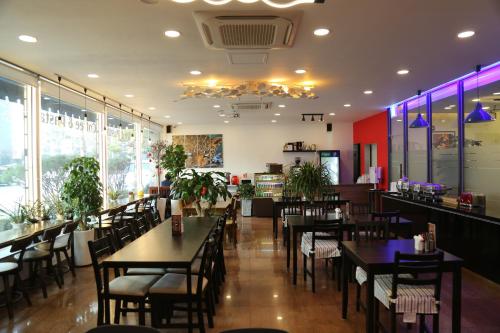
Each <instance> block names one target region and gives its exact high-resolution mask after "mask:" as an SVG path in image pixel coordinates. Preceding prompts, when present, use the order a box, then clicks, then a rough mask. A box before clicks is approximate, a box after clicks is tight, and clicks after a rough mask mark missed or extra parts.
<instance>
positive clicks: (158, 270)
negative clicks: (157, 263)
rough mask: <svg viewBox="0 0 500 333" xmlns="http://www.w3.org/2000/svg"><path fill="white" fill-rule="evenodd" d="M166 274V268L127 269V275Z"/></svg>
mask: <svg viewBox="0 0 500 333" xmlns="http://www.w3.org/2000/svg"><path fill="white" fill-rule="evenodd" d="M163 274H165V269H164V268H147V267H141V268H129V269H127V275H163Z"/></svg>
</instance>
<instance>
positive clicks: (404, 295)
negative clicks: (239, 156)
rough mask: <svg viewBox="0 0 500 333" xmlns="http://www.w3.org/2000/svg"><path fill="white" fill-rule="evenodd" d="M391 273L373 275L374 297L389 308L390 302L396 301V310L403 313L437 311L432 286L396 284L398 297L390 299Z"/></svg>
mask: <svg viewBox="0 0 500 333" xmlns="http://www.w3.org/2000/svg"><path fill="white" fill-rule="evenodd" d="M391 289H392V275H385V274H384V275H376V276H375V287H374V294H375V297H376V298H377V299H378V300H379V301H380V302H381V303H382V304H384V305H385V307H386V308H389V305H390V303H391V302H393V303H396V312H397V313H404V314H417V313H418V314H434V313H438V308H437V302H436V300H435V298H434V286H410V285H398V297H397V298H396V299H395V300H394V299H391V297H390V296H391Z"/></svg>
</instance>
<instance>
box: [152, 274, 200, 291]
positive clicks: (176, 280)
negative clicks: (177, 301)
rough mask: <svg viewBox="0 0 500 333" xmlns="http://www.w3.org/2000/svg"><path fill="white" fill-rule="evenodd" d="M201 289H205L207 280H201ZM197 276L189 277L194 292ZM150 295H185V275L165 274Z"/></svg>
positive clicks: (153, 287)
mask: <svg viewBox="0 0 500 333" xmlns="http://www.w3.org/2000/svg"><path fill="white" fill-rule="evenodd" d="M202 283H203V284H202V288H203V289H205V288H206V286H207V284H208V280H207V279H206V278H203V282H202ZM197 284H198V275H191V290H192V292H193V293H195V292H196V287H197ZM149 293H150V294H175V295H182V294H187V275H186V274H178V273H167V274H165V275H164V276H163V277H162V278H161V279H159V280H158V281H157V282H156V283H155V284H154V285H153V286H152V287H151V288H150V289H149Z"/></svg>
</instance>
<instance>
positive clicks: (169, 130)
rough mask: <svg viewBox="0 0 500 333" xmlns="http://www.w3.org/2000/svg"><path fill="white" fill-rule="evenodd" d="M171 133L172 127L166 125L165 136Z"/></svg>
mask: <svg viewBox="0 0 500 333" xmlns="http://www.w3.org/2000/svg"><path fill="white" fill-rule="evenodd" d="M170 133H172V125H167V134H170Z"/></svg>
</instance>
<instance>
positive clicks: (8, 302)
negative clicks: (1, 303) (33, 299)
mask: <svg viewBox="0 0 500 333" xmlns="http://www.w3.org/2000/svg"><path fill="white" fill-rule="evenodd" d="M2 279H3V287H4V291H5V301H6V302H5V303H6V305H7V312H8V313H9V319H12V318H14V310H13V306H12V294H11V291H10V283H9V275H7V274H5V275H2Z"/></svg>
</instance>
